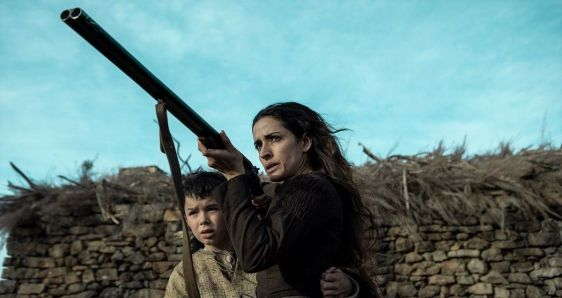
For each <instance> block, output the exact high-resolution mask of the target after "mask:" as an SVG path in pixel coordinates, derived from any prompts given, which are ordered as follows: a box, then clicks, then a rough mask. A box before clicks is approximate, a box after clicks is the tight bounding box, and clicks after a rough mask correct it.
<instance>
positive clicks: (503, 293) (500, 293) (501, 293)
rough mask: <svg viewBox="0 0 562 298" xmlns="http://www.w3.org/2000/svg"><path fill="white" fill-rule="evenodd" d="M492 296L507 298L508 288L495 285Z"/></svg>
mask: <svg viewBox="0 0 562 298" xmlns="http://www.w3.org/2000/svg"><path fill="white" fill-rule="evenodd" d="M494 298H509V290H508V289H506V288H500V287H495V288H494Z"/></svg>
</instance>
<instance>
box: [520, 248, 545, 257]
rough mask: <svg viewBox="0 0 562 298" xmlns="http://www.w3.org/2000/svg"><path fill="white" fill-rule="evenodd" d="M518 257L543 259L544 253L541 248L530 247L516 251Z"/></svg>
mask: <svg viewBox="0 0 562 298" xmlns="http://www.w3.org/2000/svg"><path fill="white" fill-rule="evenodd" d="M514 253H515V254H516V255H520V256H525V257H529V256H532V257H542V256H544V252H543V251H542V249H540V248H536V247H529V248H518V249H516V250H514Z"/></svg>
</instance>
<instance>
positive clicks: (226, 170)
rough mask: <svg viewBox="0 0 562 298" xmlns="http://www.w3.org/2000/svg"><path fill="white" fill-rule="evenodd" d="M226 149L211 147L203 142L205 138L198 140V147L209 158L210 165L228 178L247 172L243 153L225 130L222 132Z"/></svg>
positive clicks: (221, 135)
mask: <svg viewBox="0 0 562 298" xmlns="http://www.w3.org/2000/svg"><path fill="white" fill-rule="evenodd" d="M220 137H221V140H222V142H223V144H224V149H210V148H207V147H206V146H205V144H203V141H204V140H205V138H199V139H198V140H197V147H198V149H199V151H200V152H201V154H202V155H203V156H205V157H206V158H207V164H208V165H209V167H211V168H213V169H216V170H217V171H219V172H221V173H222V174H223V175H224V176H225V177H226V179H229V180H230V179H232V178H234V177H236V176H239V175H242V174H244V173H245V170H244V162H243V160H244V157H243V156H242V153H240V151H238V149H236V148H235V147H234V146H233V145H232V143H231V142H230V139H229V138H228V137H227V136H226V133H225V132H224V131H221V132H220Z"/></svg>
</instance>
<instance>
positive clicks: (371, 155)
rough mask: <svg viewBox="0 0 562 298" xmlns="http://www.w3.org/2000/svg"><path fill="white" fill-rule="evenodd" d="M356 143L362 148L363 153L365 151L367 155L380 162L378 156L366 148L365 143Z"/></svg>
mask: <svg viewBox="0 0 562 298" xmlns="http://www.w3.org/2000/svg"><path fill="white" fill-rule="evenodd" d="M358 145H359V146H361V147H362V148H363V153H365V154H366V155H367V156H368V157H370V158H371V159H373V160H374V161H376V162H382V159H380V158H378V157H377V156H376V155H375V154H374V153H373V152H371V150H369V149H367V147H365V145H363V144H362V143H359V144H358Z"/></svg>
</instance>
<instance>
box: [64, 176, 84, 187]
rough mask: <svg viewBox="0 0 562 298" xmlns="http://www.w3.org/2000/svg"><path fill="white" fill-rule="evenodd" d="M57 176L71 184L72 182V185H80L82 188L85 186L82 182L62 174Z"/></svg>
mask: <svg viewBox="0 0 562 298" xmlns="http://www.w3.org/2000/svg"><path fill="white" fill-rule="evenodd" d="M57 177H59V178H60V179H62V180H65V181H68V182H70V183H72V184H74V185H76V186H80V187H82V188H87V187H86V186H84V184H82V183H80V182H77V181H74V180H72V179H70V178H68V177H65V176H63V175H58V176H57Z"/></svg>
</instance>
